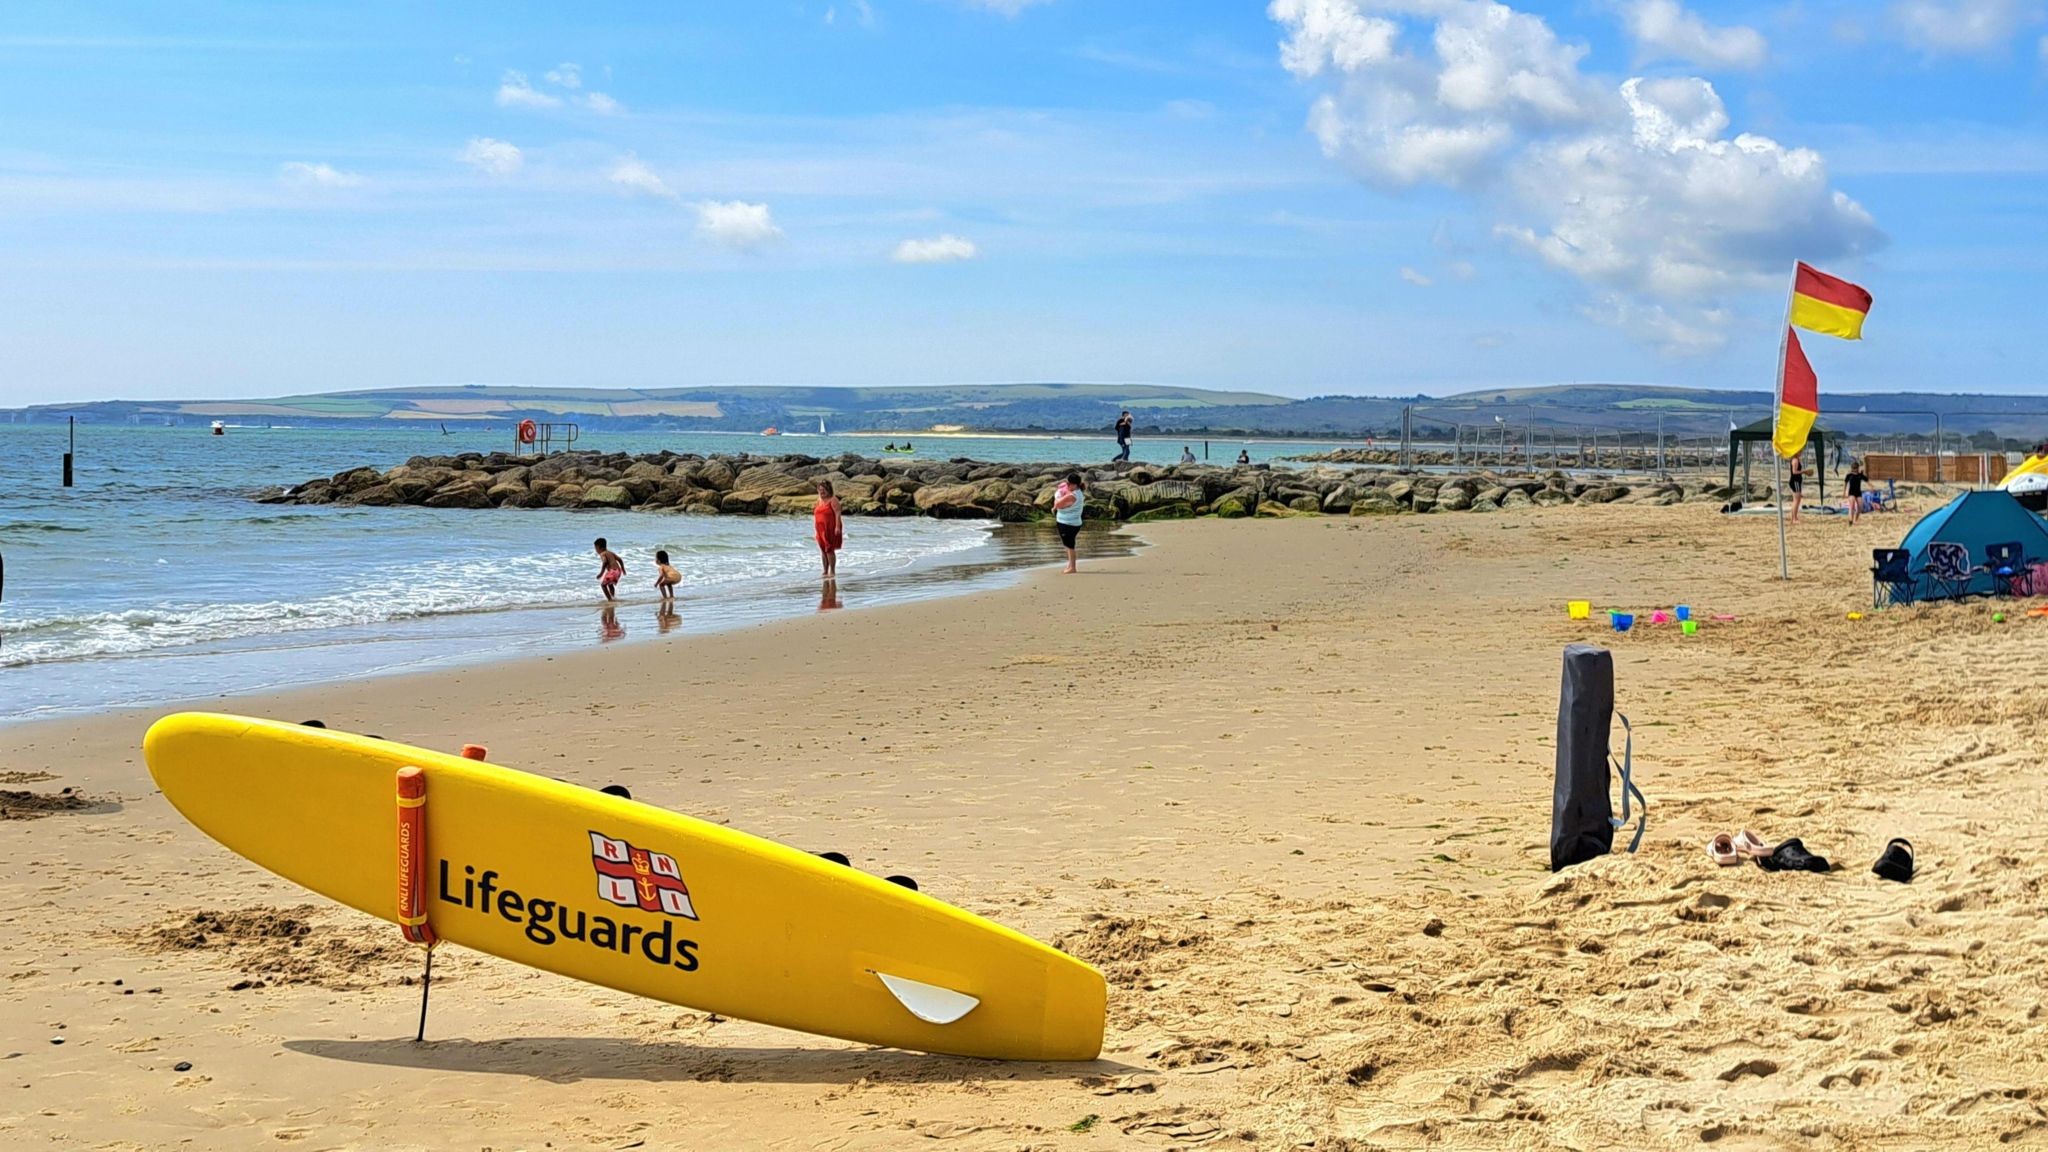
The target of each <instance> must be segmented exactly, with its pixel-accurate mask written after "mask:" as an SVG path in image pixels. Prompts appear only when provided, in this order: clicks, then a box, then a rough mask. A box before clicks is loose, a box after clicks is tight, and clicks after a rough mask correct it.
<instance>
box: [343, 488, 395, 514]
mask: <svg viewBox="0 0 2048 1152" xmlns="http://www.w3.org/2000/svg"><path fill="white" fill-rule="evenodd" d="M339 502H340V503H342V504H355V505H360V506H362V507H364V508H387V507H390V506H391V505H393V504H402V503H404V501H402V500H400V499H399V497H398V493H396V492H393V491H392V490H391V485H389V484H373V485H371V486H370V487H368V488H358V489H356V490H355V491H353V492H350V493H349V494H348V495H346V496H343V497H342V498H341V500H340V501H339Z"/></svg>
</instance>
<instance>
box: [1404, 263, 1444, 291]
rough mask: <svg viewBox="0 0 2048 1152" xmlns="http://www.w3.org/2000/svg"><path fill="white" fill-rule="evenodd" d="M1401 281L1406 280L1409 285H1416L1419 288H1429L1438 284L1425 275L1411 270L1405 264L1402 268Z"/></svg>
mask: <svg viewBox="0 0 2048 1152" xmlns="http://www.w3.org/2000/svg"><path fill="white" fill-rule="evenodd" d="M1401 279H1403V280H1406V281H1407V282H1408V283H1410V284H1413V285H1415V286H1416V287H1417V288H1427V287H1429V286H1431V285H1432V284H1435V283H1436V281H1434V280H1431V279H1430V278H1429V277H1427V276H1425V275H1423V274H1422V273H1420V272H1417V271H1416V270H1415V269H1413V268H1410V267H1408V266H1407V265H1405V264H1404V265H1402V267H1401Z"/></svg>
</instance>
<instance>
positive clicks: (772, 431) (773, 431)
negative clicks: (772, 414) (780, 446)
mask: <svg viewBox="0 0 2048 1152" xmlns="http://www.w3.org/2000/svg"><path fill="white" fill-rule="evenodd" d="M761 435H763V436H780V435H782V429H780V428H775V427H768V428H763V429H761Z"/></svg>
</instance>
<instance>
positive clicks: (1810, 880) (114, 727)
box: [0, 435, 2048, 1152]
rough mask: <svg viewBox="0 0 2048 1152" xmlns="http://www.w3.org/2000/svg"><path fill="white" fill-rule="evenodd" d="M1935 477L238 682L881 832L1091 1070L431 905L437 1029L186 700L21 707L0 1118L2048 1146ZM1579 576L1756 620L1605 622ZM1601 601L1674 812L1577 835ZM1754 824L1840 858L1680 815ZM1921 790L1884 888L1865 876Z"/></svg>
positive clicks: (1189, 537) (1624, 705)
mask: <svg viewBox="0 0 2048 1152" xmlns="http://www.w3.org/2000/svg"><path fill="white" fill-rule="evenodd" d="M920 438H922V435H921V436H920ZM1922 503H1923V504H1925V503H1926V502H1925V501H1923V502H1922ZM1913 519H1914V517H1913V516H1912V515H1899V516H1885V517H1874V518H1871V519H1867V520H1866V521H1865V523H1864V524H1863V525H1861V526H1859V527H1856V528H1853V529H1852V528H1851V527H1850V526H1849V525H1848V524H1846V523H1844V522H1840V521H1839V520H1837V521H1822V520H1816V521H1813V522H1809V523H1807V524H1802V525H1799V526H1796V527H1795V528H1794V530H1793V535H1792V551H1793V569H1794V576H1795V579H1794V580H1793V581H1791V582H1789V583H1785V582H1780V581H1779V580H1777V579H1776V575H1777V567H1776V555H1775V543H1776V540H1775V535H1776V531H1775V524H1774V522H1773V521H1772V520H1770V519H1769V518H1767V517H1736V518H1730V517H1722V516H1717V515H1715V514H1713V513H1712V512H1711V511H1709V510H1707V509H1706V508H1704V507H1702V506H1701V505H1697V504H1694V505H1680V506H1676V507H1647V506H1622V505H1612V506H1605V507H1597V508H1586V507H1567V508H1560V509H1554V510H1528V511H1523V512H1516V513H1502V514H1498V515H1492V516H1458V517H1443V516H1402V517H1386V518H1380V517H1357V518H1349V519H1344V518H1304V519H1286V520H1275V521H1264V520H1261V521H1237V522H1215V521H1199V522H1189V523H1171V524H1147V525H1143V526H1141V527H1140V528H1139V529H1137V530H1135V531H1136V533H1137V534H1138V535H1140V536H1142V537H1143V538H1144V539H1145V540H1146V541H1147V542H1148V543H1149V547H1146V548H1144V549H1142V550H1141V551H1139V552H1138V553H1136V554H1135V555H1131V556H1125V557H1120V558H1115V559H1110V560H1104V561H1101V562H1095V563H1086V562H1085V561H1084V563H1085V571H1084V573H1083V574H1082V575H1081V576H1078V577H1063V576H1059V575H1057V574H1055V573H1052V572H1049V571H1047V572H1041V573H1034V574H1033V575H1031V576H1030V577H1028V578H1027V579H1025V580H1024V581H1022V582H1021V583H1020V584H1018V585H1017V586H1015V587H1011V588H1005V589H999V590H994V591H988V592H982V593H977V594H974V595H969V596H962V597H957V598H951V599H943V600H934V601H926V602H920V603H913V604H907V605H899V606H891V607H886V608H877V609H874V610H868V611H852V612H835V613H829V614H824V615H822V616H820V617H818V618H815V619H800V620H791V621H786V622H782V623H776V624H770V625H765V626H760V627H753V628H748V629H744V630H740V631H734V632H728V633H718V634H710V635H679V636H677V637H673V638H670V639H667V640H664V641H661V642H654V643H648V644H642V645H637V646H631V647H614V648H607V649H599V648H595V647H593V648H592V649H591V650H589V651H587V652H579V653H573V654H568V655H561V656H556V657H552V658H543V659H533V660H529V661H524V662H518V663H505V664H498V665H492V666H484V667H475V668H465V669H460V670H453V671H442V672H434V673H428V674H421V675H414V676H406V677H392V678H384V679H373V680H363V681H356V682H351V683H341V684H333V685H328V686H324V687H320V688H317V689H311V690H301V691H295V692H292V693H288V694H281V695H273V696H265V697H256V698H246V699H237V700H232V701H212V702H209V703H208V706H209V707H216V708H220V709H222V710H231V711H243V712H249V713H252V714H256V715H266V716H274V717H278V718H282V719H289V720H297V719H303V718H308V717H320V718H323V719H324V720H325V721H326V722H327V723H328V724H330V725H332V726H334V727H338V728H344V729H350V730H355V731H367V732H376V733H380V734H382V735H385V736H388V737H392V738H394V739H402V740H405V741H408V742H411V743H416V744H422V745H428V746H432V747H440V748H449V749H452V748H455V747H457V746H459V745H461V744H463V743H480V744H485V745H488V746H489V748H490V750H491V758H492V759H493V760H494V761H496V762H498V763H501V764H506V765H510V766H514V767H521V768H527V769H530V770H533V771H538V772H542V773H546V774H549V775H553V776H557V777H560V778H563V779H567V780H572V781H575V782H578V783H584V784H589V785H592V786H596V785H601V784H605V783H612V782H618V783H623V784H626V785H628V786H630V787H631V788H632V790H633V793H634V795H635V796H636V797H637V798H639V799H642V800H645V801H648V802H651V803H655V804H659V805H663V806H667V807H672V808H675V809H678V810H682V811H686V812H690V813H692V814H694V815H698V816H701V817H704V818H707V819H711V820H716V821H720V822H724V823H728V824H730V825H732V826H734V827H736V828H741V829H744V830H746V831H749V832H753V833H756V834H760V835H763V836H768V837H771V838H774V839H778V840H782V841H785V842H787V843H790V844H794V845H797V846H800V847H804V848H807V849H811V850H825V849H838V850H840V851H843V852H846V853H847V854H848V855H849V856H851V857H852V858H853V860H854V862H855V863H856V864H857V865H859V866H862V867H865V868H868V869H870V870H873V871H876V872H907V873H909V874H911V875H914V876H916V877H917V878H918V879H919V881H920V882H921V883H922V884H923V886H924V890H925V891H927V892H929V893H931V894H933V895H935V896H938V897H939V898H941V899H945V900H948V901H951V902H954V903H957V904H959V905H961V906H963V907H966V908H968V909H971V910H973V911H975V912H978V913H981V914H984V915H987V916H990V917H993V918H995V919H997V920H1000V921H1001V922H1003V923H1006V924H1009V925H1011V926H1013V927H1016V928H1018V929H1019V930H1021V931H1024V932H1027V933H1029V934H1031V935H1033V936H1036V937H1038V938H1039V939H1043V940H1047V941H1056V942H1058V943H1059V944H1060V945H1061V946H1062V947H1064V948H1066V949H1067V950H1069V951H1070V952H1073V953H1075V954H1077V955H1079V956H1081V957H1083V958H1085V959H1088V960H1090V961H1091V962H1094V963H1096V964H1097V965H1098V966H1100V967H1101V968H1102V969H1103V971H1104V972H1105V974H1106V975H1107V976H1108V978H1109V981H1110V988H1111V992H1110V1021H1109V1036H1108V1039H1107V1043H1106V1046H1105V1051H1104V1054H1103V1058H1102V1059H1101V1060H1100V1061H1098V1062H1095V1063H1093V1064H1088V1065H1079V1066H1068V1065H1057V1064H1047V1065H1004V1064H995V1063H984V1062H976V1061H965V1060H957V1059H949V1058H939V1057H929V1056H922V1055H916V1054H911V1053H905V1052H898V1051H883V1050H873V1049H866V1048H859V1047H854V1046H849V1045H846V1044H842V1043H838V1042H835V1041H829V1040H821V1039H817V1038H813V1037H807V1036H802V1035H796V1034H792V1033H787V1032H781V1031H778V1030H774V1029H770V1028H766V1027H760V1026H755V1025H751V1024H747V1023H742V1022H735V1021H730V1020H723V1019H718V1018H712V1017H706V1016H704V1015H702V1014H699V1013H695V1012H691V1011H687V1010H683V1009H677V1008H673V1007H670V1006H667V1005H663V1004H658V1003H654V1002H651V1001H644V1000H638V999H634V998H631V997H627V996H623V995H620V994H615V993H611V992H607V991H604V990H602V989H597V988H594V987H591V986H588V985H582V984H578V983H575V982H572V981H569V980H565V979H562V978H559V977H555V976H552V975H548V974H544V973H540V972H536V971H532V970H529V969H525V968H521V967H518V966H515V965H512V964H509V963H506V962H502V961H499V960H495V959H492V958H489V957H484V956H479V955H477V954H474V953H468V952H464V951H462V950H460V949H454V948H451V949H446V950H443V952H442V953H441V954H440V955H439V957H438V959H437V962H436V990H435V993H434V1008H433V1016H432V1019H431V1021H430V1023H429V1025H428V1035H429V1038H430V1042H429V1043H426V1044H423V1045H416V1044H413V1043H411V1042H410V1037H411V1034H412V1028H413V1023H414V1016H415V1013H416V1011H417V987H416V986H415V985H414V983H413V982H414V980H415V978H416V975H417V971H418V953H417V952H416V951H415V950H413V949H410V948H408V947H406V946H405V945H403V944H402V943H401V941H400V940H399V937H398V935H397V932H396V930H395V929H393V928H392V927H390V926H389V925H387V924H384V923H381V922H375V921H371V920H370V919H369V918H367V917H365V916H362V915H359V914H357V913H354V912H352V911H349V910H346V909H343V908H340V907H339V906H336V905H333V904H330V903H328V902H326V901H324V900H321V899H320V898H318V897H315V896H312V895H311V894H310V893H307V892H305V891H303V890H301V889H298V888H296V887H295V886H294V885H292V884H290V883H288V882H285V881H283V880H280V879H278V878H276V877H273V876H271V875H269V874H268V873H265V872H263V871H261V870H260V869H258V868H256V867H255V866H253V865H251V864H248V863H246V862H244V861H242V860H241V859H239V858H237V857H235V856H233V855H232V854H230V853H229V852H228V851H227V850H225V849H223V848H221V847H220V846H218V845H216V844H215V843H213V842H212V841H210V840H209V839H207V838H206V837H205V836H204V835H202V834H201V833H199V832H198V831H197V830H195V829H194V828H192V827H191V826H190V825H188V824H186V823H185V822H184V821H183V819H182V818H180V817H179V816H178V815H177V813H176V812H174V811H173V810H172V809H171V808H170V806H169V805H168V804H167V803H166V802H165V801H164V799H163V798H162V797H161V796H160V795H158V794H157V793H156V792H155V790H154V789H153V787H152V784H151V781H150V778H149V776H148V774H147V772H146V770H145V769H144V767H143V765H142V761H141V755H140V749H139V742H140V738H141V734H142V731H143V729H144V728H145V727H146V725H147V723H148V722H149V720H151V719H152V718H153V717H154V716H155V715H156V714H157V713H156V712H150V713H136V712H126V713H117V714H110V715H101V716H96V717H91V718H87V719H82V720H66V721H56V722H50V723H44V724H36V725H27V726H19V727H13V728H6V729H0V789H4V790H6V791H8V792H10V793H13V792H27V793H33V794H35V795H36V796H37V797H42V798H43V799H33V798H31V799H11V800H9V802H8V803H9V807H8V809H7V815H8V817H9V818H8V819H6V820H5V821H4V822H0V910H4V911H0V925H4V929H0V930H4V936H5V939H6V941H7V947H6V949H5V951H4V953H0V976H4V987H5V995H4V997H0V1032H4V1034H5V1037H6V1039H5V1041H4V1047H0V1069H4V1071H5V1080H4V1087H5V1095H4V1096H0V1144H4V1145H6V1146H8V1147H20V1148H95V1149H157V1148H176V1147H190V1148H268V1147H302V1148H377V1149H399V1148H432V1149H444V1148H475V1149H493V1150H497V1152H503V1150H506V1149H541V1148H570V1149H574V1148H619V1149H623V1148H636V1147H644V1148H650V1149H654V1148H738V1147H750V1148H756V1147H758V1148H833V1149H882V1148H903V1147H908V1146H916V1145H917V1143H918V1141H920V1140H934V1141H940V1142H941V1143H940V1144H939V1145H937V1146H941V1147H954V1148H977V1149H978V1148H1097V1147H1100V1148H1107V1147H1124V1146H1134V1147H1158V1148H1170V1147H1193V1146H1197V1145H1204V1144H1214V1145H1217V1146H1220V1147H1259V1148H1268V1147H1271V1148H1288V1147H1311V1148H1315V1149H1318V1150H1329V1149H1400V1148H1421V1147H1436V1148H1515V1149H1539V1148H1560V1147H1562V1148H1576V1149H1596V1148H1613V1147H1691V1146H1697V1145H1700V1144H1702V1143H1711V1144H1714V1145H1715V1146H1717V1147H1723V1148H1787V1149H1790V1148H1822V1149H1866V1148H1868V1149H1878V1148H1884V1149H1920V1148H1929V1147H1970V1148H1984V1147H1997V1146H2005V1145H2011V1146H2018V1147H2030V1146H2044V1145H2048V1087H2044V1085H2048V991H2044V981H2043V978H2042V977H2043V972H2044V962H2048V919H2044V914H2048V839H2044V836H2043V833H2044V831H2048V829H2044V819H2043V812H2044V801H2048V776H2044V774H2043V772H2042V769H2041V767H2040V762H2039V757H2038V748H2039V746H2040V737H2041V735H2042V708H2041V700H2042V697H2041V693H2040V690H2039V687H2038V685H2036V684H2035V683H2034V682H2033V680H2032V678H2031V669H2032V666H2031V665H2030V664H2029V663H2028V661H2029V660H2030V659H2031V658H2033V657H2034V656H2035V655H2036V654H2038V652H2039V651H2040V650H2041V639H2040V637H2041V633H2040V631H2039V630H2040V629H2042V628H2048V621H2044V620H2028V619H2025V618H2024V617H2016V618H2015V619H2014V620H2013V621H2011V622H2009V623H2006V624H2002V625H2001V624H1994V623H1993V622H1992V619H1991V614H1992V607H1991V606H1990V605H1988V604H1986V603H1983V602H1976V603H1970V604H1963V605H1935V606H1923V607H1918V608H1912V609H1905V610H1894V611H1888V612H1886V613H1884V614H1882V615H1879V616H1875V617H1873V618H1870V619H1865V620H1862V621H1850V620H1848V619H1846V618H1845V613H1847V612H1849V611H1853V610H1863V611H1868V609H1869V586H1868V578H1867V575H1866V572H1867V568H1868V563H1869V552H1868V550H1869V549H1870V548H1871V547H1875V546H1884V545H1890V544H1893V543H1895V542H1896V541H1897V539H1898V538H1899V536H1901V535H1903V533H1904V532H1905V530H1906V529H1907V528H1908V527H1909V526H1910V525H1911V523H1912V521H1913ZM857 592H858V581H857V580H850V581H849V582H848V584H847V587H846V594H847V596H848V597H849V598H852V597H854V596H856V595H857ZM1575 598H1586V599H1591V600H1592V601H1593V602H1594V603H1595V604H1596V605H1599V606H1602V607H1606V606H1619V607H1627V608H1636V609H1641V610H1643V611H1645V612H1647V610H1649V609H1651V608H1654V607H1657V606H1669V605H1671V604H1674V603H1687V604H1690V605H1692V606H1693V607H1694V608H1695V610H1696V611H1697V612H1698V613H1699V614H1701V615H1702V616H1703V617H1712V616H1730V617H1733V619H1732V620H1713V619H1710V620H1709V621H1708V623H1707V624H1706V625H1705V626H1703V628H1702V631H1701V632H1700V634H1699V635H1697V636H1694V637H1683V636H1681V635H1680V634H1679V633H1678V631H1677V629H1676V627H1675V626H1673V627H1665V628H1654V627H1653V628H1647V629H1640V630H1638V631H1637V632H1635V633H1632V634H1630V635H1627V636H1619V637H1617V636H1614V635H1613V634H1612V633H1610V632H1606V631H1605V630H1604V628H1603V629H1602V630H1600V631H1595V630H1594V627H1593V625H1591V624H1588V623H1583V622H1581V623H1573V622H1571V621H1568V620H1567V619H1566V614H1565V611H1564V603H1565V601H1566V600H1567V599H1575ZM649 611H650V612H651V611H652V610H651V609H649ZM684 611H685V612H686V613H687V612H689V611H690V605H689V603H688V601H687V599H686V600H685V602H684ZM592 612H593V615H594V614H595V612H596V608H595V606H593V608H592ZM1581 639H1594V640H1602V641H1603V642H1608V641H1611V642H1612V647H1613V648H1614V650H1615V653H1616V674H1617V681H1618V683H1617V692H1618V697H1619V706H1620V709H1621V710H1622V711H1624V712H1626V713H1627V714H1628V715H1629V716H1630V718H1631V719H1632V720H1633V721H1634V723H1635V726H1636V734H1637V740H1636V762H1637V768H1638V773H1639V775H1638V779H1639V781H1640V783H1641V785H1642V787H1643V788H1644V790H1645V791H1646V792H1647V794H1648V796H1649V799H1650V804H1651V807H1650V817H1649V829H1648V834H1647V836H1646V838H1645V840H1644V843H1643V846H1642V850H1641V852H1640V853H1639V854H1638V855H1635V856H1617V857H1611V858H1608V859H1605V860H1602V861H1598V862H1595V863H1593V864H1590V865H1587V866H1583V867H1580V868H1576V869H1573V870H1570V871H1568V872H1566V873H1564V874H1562V875H1559V876H1552V875H1551V874H1550V872H1549V870H1548V855H1547V840H1546V838H1547V834H1548V824H1549V813H1550V799H1551V794H1550V788H1551V773H1552V755H1553V749H1552V741H1553V733H1554V729H1555V713H1556V707H1557V690H1558V661H1559V652H1560V650H1561V649H1562V648H1563V646H1564V645H1566V644H1568V643H1571V642H1573V641H1575V640H1581ZM66 789H70V790H74V791H72V792H71V793H70V794H69V795H68V796H67V795H65V794H64V792H63V791H62V790H66ZM53 796H54V797H56V799H49V797H53ZM1745 827H1747V828H1753V829H1755V830H1756V831H1757V832H1759V833H1760V834H1762V836H1763V837H1764V838H1765V839H1767V840H1776V839H1779V838H1783V837H1789V836H1798V837H1801V838H1803V839H1804V840H1805V842H1806V844H1807V845H1808V846H1809V848H1811V849H1812V850H1813V851H1815V852H1818V853H1820V854H1822V855H1825V856H1827V857H1829V858H1831V859H1833V860H1834V861H1835V862H1836V864H1837V868H1838V870H1837V871H1836V872H1834V873H1832V874H1830V875H1826V876H1815V875H1806V874H1781V875H1773V874H1766V873H1764V872H1762V871H1760V870H1759V869H1757V868H1755V867H1753V866H1744V867H1741V868H1728V869H1723V868H1718V867H1716V866H1715V865H1714V864H1713V863H1712V862H1711V861H1709V860H1708V858H1707V857H1706V855H1705V854H1704V853H1703V851H1702V850H1701V845H1702V843H1703V842H1704V841H1706V840H1707V839H1708V837H1709V836H1710V835H1712V833H1714V832H1716V831H1731V832H1732V831H1735V830H1737V829H1740V828H1745ZM1893 836H1905V837H1908V838H1910V839H1911V840H1912V841H1913V843H1914V845H1915V846H1916V848H1917V850H1918V857H1919V868H1920V876H1919V878H1918V879H1917V880H1916V881H1915V882H1914V883H1913V884H1912V885H1911V886H1901V885H1897V884H1891V883H1886V882H1884V881H1881V880H1879V879H1878V878H1876V877H1874V876H1872V875H1871V874H1870V872H1869V869H1870V865H1871V862H1872V861H1873V860H1874V859H1875V858H1876V857H1877V855H1878V853H1879V851H1880V850H1881V849H1882V848H1883V846H1884V844H1885V842H1886V841H1887V840H1888V839H1889V838H1891V837H1893ZM58 1041H61V1043H58Z"/></svg>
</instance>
